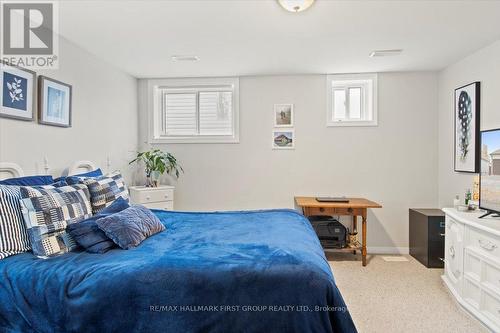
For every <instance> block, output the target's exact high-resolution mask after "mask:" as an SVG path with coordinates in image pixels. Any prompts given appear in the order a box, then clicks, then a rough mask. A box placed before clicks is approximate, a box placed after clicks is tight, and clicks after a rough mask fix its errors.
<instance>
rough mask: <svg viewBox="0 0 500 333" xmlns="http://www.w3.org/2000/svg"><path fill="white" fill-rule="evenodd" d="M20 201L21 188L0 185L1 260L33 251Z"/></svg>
mask: <svg viewBox="0 0 500 333" xmlns="http://www.w3.org/2000/svg"><path fill="white" fill-rule="evenodd" d="M19 200H21V191H20V187H19V186H7V185H0V259H3V258H7V257H8V256H11V255H14V254H18V253H22V252H26V251H29V250H30V249H31V247H30V241H29V237H28V232H27V231H26V227H25V226H24V221H23V215H22V213H21V205H20V204H19Z"/></svg>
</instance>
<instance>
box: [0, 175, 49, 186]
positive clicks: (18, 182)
mask: <svg viewBox="0 0 500 333" xmlns="http://www.w3.org/2000/svg"><path fill="white" fill-rule="evenodd" d="M53 182H54V179H53V178H52V176H46V175H42V176H27V177H18V178H9V179H5V180H0V185H14V186H39V185H50V184H52V183H53Z"/></svg>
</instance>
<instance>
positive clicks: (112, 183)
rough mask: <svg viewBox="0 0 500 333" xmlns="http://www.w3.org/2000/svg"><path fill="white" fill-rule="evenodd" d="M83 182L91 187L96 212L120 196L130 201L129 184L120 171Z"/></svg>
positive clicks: (93, 208)
mask: <svg viewBox="0 0 500 333" xmlns="http://www.w3.org/2000/svg"><path fill="white" fill-rule="evenodd" d="M83 183H84V184H85V185H87V186H88V188H89V192H90V202H91V203H92V210H93V211H94V214H97V213H99V212H100V211H101V210H103V209H104V208H106V207H108V206H109V205H111V204H112V203H113V201H115V200H116V199H118V198H120V197H121V198H123V199H125V200H127V201H128V190H127V186H126V185H125V181H124V180H123V177H122V175H121V174H120V172H113V173H111V174H108V175H105V176H101V177H97V178H87V179H85V180H84V181H83Z"/></svg>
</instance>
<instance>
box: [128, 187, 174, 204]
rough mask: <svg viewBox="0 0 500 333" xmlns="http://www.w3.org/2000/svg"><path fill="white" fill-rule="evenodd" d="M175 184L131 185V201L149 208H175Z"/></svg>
mask: <svg viewBox="0 0 500 333" xmlns="http://www.w3.org/2000/svg"><path fill="white" fill-rule="evenodd" d="M174 188H175V187H174V186H158V187H145V186H131V187H129V191H130V202H131V203H132V204H139V205H143V206H146V207H147V208H149V209H163V210H174Z"/></svg>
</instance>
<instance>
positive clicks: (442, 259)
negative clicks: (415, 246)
mask: <svg viewBox="0 0 500 333" xmlns="http://www.w3.org/2000/svg"><path fill="white" fill-rule="evenodd" d="M438 259H439V260H441V261H442V262H446V261H444V258H438ZM498 281H499V282H500V280H498Z"/></svg>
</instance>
